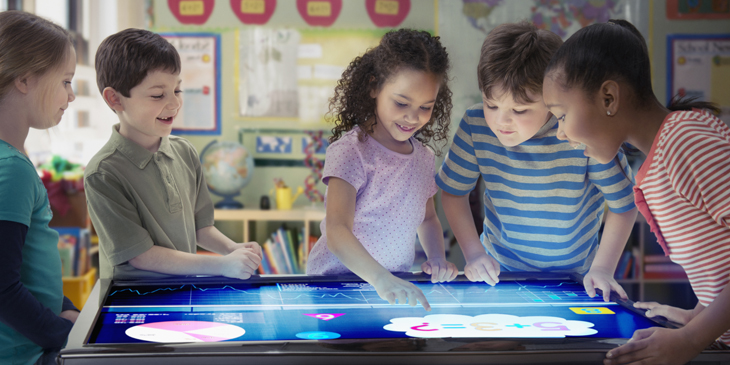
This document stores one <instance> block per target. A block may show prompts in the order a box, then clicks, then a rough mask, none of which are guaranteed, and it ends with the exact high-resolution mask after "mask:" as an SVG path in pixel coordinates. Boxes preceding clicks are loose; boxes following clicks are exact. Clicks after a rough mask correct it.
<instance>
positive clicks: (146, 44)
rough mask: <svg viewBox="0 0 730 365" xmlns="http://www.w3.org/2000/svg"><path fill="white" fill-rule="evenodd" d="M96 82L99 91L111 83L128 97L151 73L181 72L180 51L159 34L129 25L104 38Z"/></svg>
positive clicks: (99, 50) (96, 65)
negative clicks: (160, 71)
mask: <svg viewBox="0 0 730 365" xmlns="http://www.w3.org/2000/svg"><path fill="white" fill-rule="evenodd" d="M95 67H96V84H97V86H98V87H99V91H100V92H103V91H104V88H106V87H111V88H113V89H114V90H116V91H117V92H119V93H120V94H122V95H123V96H125V97H127V98H128V97H129V91H130V90H131V89H132V88H134V87H135V86H137V85H139V84H140V83H141V82H142V81H143V80H144V78H145V77H147V73H149V72H151V71H158V70H164V71H169V72H171V73H173V74H177V73H180V69H181V66H180V55H179V54H178V53H177V50H176V49H175V47H173V45H172V44H170V42H168V41H166V40H165V39H164V38H162V37H161V36H160V35H159V34H157V33H153V32H150V31H147V30H144V29H134V28H129V29H125V30H123V31H121V32H118V33H116V34H112V35H110V36H108V37H107V38H106V39H104V41H103V42H101V44H100V45H99V49H98V50H97V51H96V64H95Z"/></svg>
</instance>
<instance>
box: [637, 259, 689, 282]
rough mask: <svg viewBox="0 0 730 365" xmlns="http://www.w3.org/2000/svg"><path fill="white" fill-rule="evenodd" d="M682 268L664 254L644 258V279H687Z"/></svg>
mask: <svg viewBox="0 0 730 365" xmlns="http://www.w3.org/2000/svg"><path fill="white" fill-rule="evenodd" d="M686 278H687V274H686V273H685V272H684V269H683V268H682V266H679V265H678V264H675V263H674V262H672V261H671V260H670V259H669V256H664V255H663V254H658V255H646V256H644V279H686Z"/></svg>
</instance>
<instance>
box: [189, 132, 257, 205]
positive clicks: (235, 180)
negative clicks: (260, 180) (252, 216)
mask: <svg viewBox="0 0 730 365" xmlns="http://www.w3.org/2000/svg"><path fill="white" fill-rule="evenodd" d="M200 163H201V164H202V165H203V176H205V180H206V181H207V183H208V189H209V190H210V192H211V193H213V194H216V195H218V196H221V197H223V200H221V201H220V202H218V203H217V204H216V205H215V207H216V208H218V209H241V208H243V204H241V203H239V202H237V201H236V200H234V199H233V198H234V197H236V196H237V195H239V194H240V193H241V189H243V188H244V187H245V186H246V185H248V183H249V182H251V176H252V175H253V157H252V156H251V154H250V153H249V152H248V150H247V149H246V147H244V146H243V145H241V144H240V143H237V142H230V141H224V142H218V141H213V142H210V143H209V144H208V145H207V146H205V148H203V152H201V153H200Z"/></svg>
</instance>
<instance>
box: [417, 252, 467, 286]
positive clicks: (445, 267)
mask: <svg viewBox="0 0 730 365" xmlns="http://www.w3.org/2000/svg"><path fill="white" fill-rule="evenodd" d="M421 270H423V272H425V273H426V274H429V275H431V282H432V283H440V282H444V281H451V280H454V279H455V278H456V275H459V270H458V269H456V265H454V264H452V263H451V262H448V261H446V259H444V258H442V257H440V258H437V259H429V260H428V261H426V262H424V263H423V264H421Z"/></svg>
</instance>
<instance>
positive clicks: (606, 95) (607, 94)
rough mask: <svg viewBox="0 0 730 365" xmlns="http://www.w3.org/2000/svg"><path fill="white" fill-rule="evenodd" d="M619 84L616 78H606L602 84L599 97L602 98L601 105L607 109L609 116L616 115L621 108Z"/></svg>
mask: <svg viewBox="0 0 730 365" xmlns="http://www.w3.org/2000/svg"><path fill="white" fill-rule="evenodd" d="M619 92H620V87H619V84H618V83H617V82H616V81H614V80H606V81H604V82H603V84H602V85H601V91H600V92H599V97H600V98H601V106H602V107H603V108H604V110H605V111H606V115H607V116H614V115H616V113H618V110H619V100H620V98H619Z"/></svg>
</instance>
